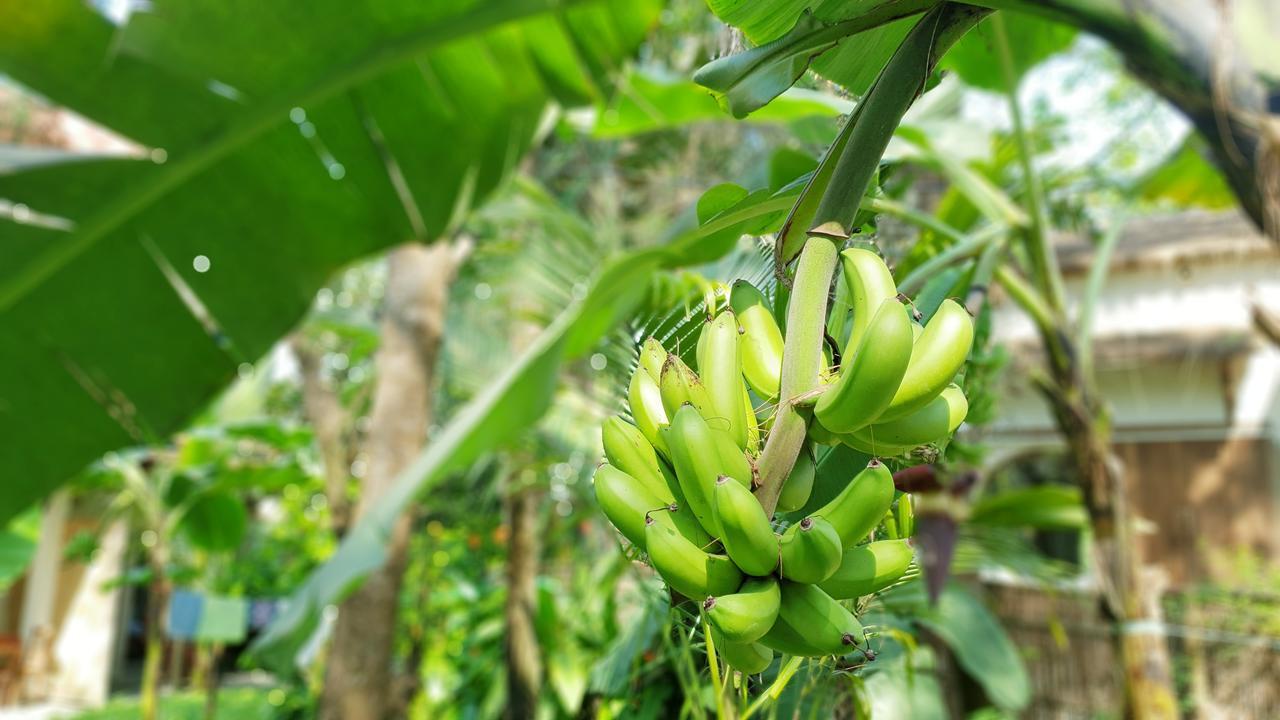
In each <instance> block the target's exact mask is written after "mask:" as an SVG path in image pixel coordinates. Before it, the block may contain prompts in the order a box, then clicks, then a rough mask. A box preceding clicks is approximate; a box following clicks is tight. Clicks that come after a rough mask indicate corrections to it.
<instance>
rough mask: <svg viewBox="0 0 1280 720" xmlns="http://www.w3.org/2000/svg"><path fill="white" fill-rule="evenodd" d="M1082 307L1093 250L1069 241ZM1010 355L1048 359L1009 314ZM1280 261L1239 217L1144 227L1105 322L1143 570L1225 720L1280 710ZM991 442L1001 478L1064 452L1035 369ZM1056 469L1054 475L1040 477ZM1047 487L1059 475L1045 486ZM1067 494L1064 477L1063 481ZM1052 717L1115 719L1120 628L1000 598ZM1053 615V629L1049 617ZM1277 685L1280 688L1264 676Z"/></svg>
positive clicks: (1020, 320) (1072, 284) (1069, 271)
mask: <svg viewBox="0 0 1280 720" xmlns="http://www.w3.org/2000/svg"><path fill="white" fill-rule="evenodd" d="M1056 244H1057V248H1058V257H1059V261H1060V263H1061V264H1062V266H1063V269H1064V272H1065V274H1066V276H1067V280H1068V283H1067V292H1068V295H1069V297H1070V298H1072V302H1073V303H1074V302H1076V301H1078V298H1079V297H1080V294H1081V291H1082V288H1083V286H1084V284H1085V279H1086V277H1087V274H1088V271H1089V269H1090V267H1091V266H1092V263H1093V261H1094V252H1093V245H1092V244H1091V243H1090V242H1088V241H1087V240H1083V239H1078V238H1067V237H1064V238H1059V241H1058V242H1057V243H1056ZM997 307H998V310H997V313H996V318H995V328H996V330H995V332H996V339H997V341H998V342H1000V343H1003V344H1004V345H1005V346H1006V347H1007V348H1008V349H1009V350H1011V351H1012V355H1013V361H1012V362H1014V363H1015V364H1021V365H1028V364H1033V363H1036V362H1038V358H1039V349H1038V343H1037V341H1036V338H1035V333H1034V329H1033V328H1032V326H1031V323H1030V322H1029V321H1028V320H1027V318H1026V317H1025V316H1024V315H1023V314H1022V313H1021V312H1020V311H1019V310H1018V309H1017V308H1016V307H1013V306H1012V304H1011V303H1009V302H1002V303H1000V304H999V305H998V306H997ZM1274 318H1280V250H1277V248H1276V246H1275V244H1274V243H1272V242H1270V241H1268V240H1267V239H1266V238H1265V237H1263V236H1262V235H1260V234H1259V233H1258V232H1257V231H1256V230H1255V229H1254V228H1253V226H1252V225H1250V224H1249V223H1248V222H1247V220H1246V219H1245V218H1244V217H1242V216H1240V215H1237V214H1234V213H1227V214H1210V213H1184V214H1178V215H1173V216H1167V217H1154V218H1147V219H1142V220H1135V221H1133V222H1132V223H1131V224H1130V225H1129V226H1128V227H1127V228H1126V229H1125V231H1124V234H1123V236H1122V238H1121V239H1120V243H1119V245H1118V247H1117V248H1116V251H1115V255H1114V258H1113V261H1112V266H1111V272H1110V275H1109V278H1108V280H1107V283H1106V285H1105V286H1104V289H1103V292H1102V295H1101V297H1100V298H1099V302H1098V306H1097V309H1096V315H1095V320H1094V348H1095V352H1096V358H1097V360H1096V366H1097V375H1098V382H1099V390H1100V393H1101V395H1102V396H1103V398H1104V399H1105V400H1106V401H1107V403H1108V404H1109V405H1110V407H1111V410H1112V420H1113V428H1114V439H1115V442H1116V450H1117V453H1118V454H1119V456H1120V458H1121V459H1122V460H1123V463H1124V473H1125V481H1126V484H1127V487H1128V490H1129V502H1130V507H1132V508H1133V510H1134V512H1135V513H1136V514H1137V516H1138V517H1139V518H1140V531H1141V532H1140V535H1139V537H1140V540H1139V542H1140V544H1141V553H1142V558H1143V560H1144V562H1145V563H1147V564H1148V565H1149V566H1151V567H1152V568H1153V569H1155V570H1156V571H1157V572H1155V573H1153V578H1154V580H1153V582H1160V583H1163V584H1164V594H1163V598H1164V610H1165V621H1166V622H1165V627H1164V628H1160V629H1157V630H1160V631H1163V632H1165V633H1166V635H1167V636H1168V637H1169V638H1170V642H1172V643H1175V644H1180V645H1182V646H1183V647H1182V648H1179V649H1182V650H1186V651H1187V653H1186V657H1188V658H1190V660H1189V662H1188V663H1187V664H1186V666H1179V667H1176V668H1175V673H1176V674H1177V675H1178V678H1177V680H1178V682H1180V683H1185V684H1186V686H1188V687H1191V688H1192V689H1195V688H1196V684H1197V683H1198V684H1200V686H1201V687H1199V689H1198V691H1197V692H1198V694H1199V695H1200V697H1202V698H1204V699H1205V700H1206V701H1207V702H1206V703H1205V704H1204V706H1206V707H1214V706H1216V707H1217V708H1218V709H1219V710H1220V711H1221V716H1222V717H1246V716H1247V717H1275V716H1276V713H1277V712H1280V690H1278V688H1280V624H1278V623H1277V622H1276V621H1275V619H1276V618H1278V617H1280V523H1278V522H1277V520H1280V453H1278V449H1280V344H1278V342H1277V340H1278V338H1277V337H1276V333H1275V327H1276V323H1275V320H1274ZM1003 378H1004V380H1003V386H1002V387H1001V392H1000V396H999V403H1000V410H999V413H998V417H997V419H996V420H995V421H994V422H993V423H992V425H991V426H990V427H989V428H988V432H987V435H986V436H985V438H984V440H985V441H986V442H988V443H989V445H990V447H991V449H992V451H991V454H990V460H991V462H992V463H993V464H1002V463H1007V462H1014V463H1022V464H1024V465H1027V464H1030V463H1031V458H1034V457H1035V456H1037V455H1040V456H1043V455H1044V454H1045V453H1052V452H1053V451H1054V449H1055V448H1058V447H1061V440H1060V439H1059V438H1058V436H1057V433H1056V430H1055V428H1054V425H1053V422H1052V418H1051V417H1050V415H1049V414H1048V412H1047V410H1046V406H1045V404H1044V403H1043V401H1042V399H1041V397H1040V396H1039V395H1038V394H1037V391H1036V390H1035V389H1034V388H1033V387H1032V386H1031V384H1030V382H1029V381H1028V380H1027V375H1026V373H1024V372H1008V373H1005V374H1004V376H1003ZM1041 472H1042V473H1043V471H1042V470H1041ZM1049 480H1052V478H1049ZM1058 480H1065V478H1058ZM993 589H994V590H995V592H994V595H995V596H996V598H997V602H998V603H999V605H1000V607H1001V609H1002V612H1003V614H1004V616H1005V620H1006V622H1007V623H1008V624H1009V625H1010V628H1011V629H1012V630H1013V631H1014V633H1015V637H1017V639H1018V641H1019V642H1020V644H1021V645H1022V647H1023V649H1024V653H1025V654H1026V656H1027V659H1028V664H1029V666H1030V667H1031V669H1032V672H1033V675H1037V676H1038V677H1036V679H1035V682H1034V685H1035V686H1036V687H1037V688H1041V689H1053V692H1054V696H1053V697H1041V698H1038V705H1039V709H1040V710H1042V711H1046V712H1048V713H1049V714H1050V715H1052V714H1059V715H1062V716H1074V715H1075V713H1087V712H1089V711H1092V710H1097V709H1103V708H1108V707H1114V706H1115V704H1114V703H1115V700H1116V698H1117V695H1116V694H1117V693H1118V692H1119V689H1120V686H1119V685H1118V684H1117V683H1116V682H1114V675H1113V674H1112V671H1113V670H1114V669H1115V668H1114V667H1112V663H1111V661H1110V657H1111V656H1110V654H1109V652H1110V651H1109V649H1108V648H1107V644H1108V642H1109V639H1108V637H1107V634H1108V633H1109V632H1110V631H1111V630H1110V629H1109V627H1108V626H1107V625H1105V624H1104V623H1102V622H1101V621H1100V620H1099V618H1098V616H1097V606H1096V601H1095V600H1094V599H1093V596H1092V594H1090V593H1082V594H1076V593H1073V592H1070V591H1064V592H1056V593H1044V592H1041V591H1038V590H1031V589H1029V588H1025V587H1016V586H1010V585H1007V584H1002V585H1001V586H998V587H994V588H993ZM1046 616H1047V617H1049V618H1051V621H1050V622H1049V623H1046V622H1045V621H1044V618H1045V617H1046ZM1265 677H1270V678H1272V680H1271V681H1270V682H1259V681H1258V679H1259V678H1265Z"/></svg>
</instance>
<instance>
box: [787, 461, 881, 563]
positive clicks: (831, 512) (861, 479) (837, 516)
mask: <svg viewBox="0 0 1280 720" xmlns="http://www.w3.org/2000/svg"><path fill="white" fill-rule="evenodd" d="M893 493H894V489H893V473H891V472H889V468H888V467H886V466H885V464H884V463H882V462H880V461H879V460H874V459H873V460H872V461H871V462H869V463H867V467H866V469H865V470H863V471H862V472H860V473H858V474H857V475H856V476H854V478H853V480H852V481H851V482H850V483H849V484H848V485H847V486H845V489H844V490H841V491H840V494H839V495H837V496H835V498H833V499H832V500H831V502H829V503H827V504H826V505H823V506H822V508H821V509H819V510H818V511H817V512H816V513H814V514H815V515H818V516H820V517H822V518H825V519H826V520H827V522H829V523H831V525H832V527H834V528H835V529H836V533H838V534H839V535H840V542H841V544H842V545H843V546H844V548H845V549H846V550H847V549H849V548H851V547H853V546H854V545H857V544H858V543H860V542H862V541H863V540H865V539H866V537H867V535H868V534H870V533H871V531H872V530H874V529H875V527H876V525H879V524H880V520H881V518H883V517H884V514H885V513H886V512H888V511H889V506H890V505H892V504H893ZM784 562H785V560H784Z"/></svg>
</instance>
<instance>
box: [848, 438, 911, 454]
mask: <svg viewBox="0 0 1280 720" xmlns="http://www.w3.org/2000/svg"><path fill="white" fill-rule="evenodd" d="M836 440H837V441H838V442H842V443H844V444H845V445H848V446H849V447H851V448H853V449H854V450H857V451H858V452H861V453H866V454H868V455H870V456H872V457H878V458H885V457H898V456H899V455H905V454H907V453H909V452H911V451H912V450H914V449H915V446H914V445H890V444H889V443H885V442H879V441H877V442H863V441H862V440H860V439H859V438H858V436H857V435H854V434H850V433H846V434H843V435H838V436H836Z"/></svg>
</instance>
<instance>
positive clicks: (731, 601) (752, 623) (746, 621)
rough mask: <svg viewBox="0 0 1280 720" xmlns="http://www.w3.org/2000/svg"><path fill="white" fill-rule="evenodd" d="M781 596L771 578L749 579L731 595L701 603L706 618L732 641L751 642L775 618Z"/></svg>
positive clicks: (760, 635) (760, 634)
mask: <svg viewBox="0 0 1280 720" xmlns="http://www.w3.org/2000/svg"><path fill="white" fill-rule="evenodd" d="M781 599H782V596H781V594H780V593H779V589H778V581H777V580H776V579H774V578H771V577H770V578H751V579H749V580H747V581H746V582H745V583H743V584H742V588H741V589H740V590H738V592H736V593H733V594H732V595H721V596H719V597H716V596H714V595H713V596H710V597H708V598H707V599H706V600H704V601H703V602H702V609H703V611H704V612H706V613H707V619H708V620H710V621H711V624H712V625H714V626H715V628H716V630H719V631H720V634H721V635H723V636H724V637H725V638H727V639H729V640H732V641H733V642H739V643H749V642H755V641H756V640H759V639H760V638H761V637H763V636H764V634H765V633H766V632H768V631H769V628H771V627H773V622H774V620H777V619H778V605H779V604H780V603H781Z"/></svg>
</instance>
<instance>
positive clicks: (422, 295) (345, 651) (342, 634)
mask: <svg viewBox="0 0 1280 720" xmlns="http://www.w3.org/2000/svg"><path fill="white" fill-rule="evenodd" d="M456 262H457V261H456V259H455V253H454V250H453V248H452V246H450V245H449V244H447V243H437V244H435V245H432V246H430V247H423V246H420V245H416V244H415V245H405V246H402V247H400V248H397V249H396V250H394V251H392V253H391V254H390V257H389V260H388V265H389V268H388V278H387V296H386V302H385V318H384V320H383V323H382V339H381V345H380V346H379V348H378V354H377V356H376V358H375V364H376V368H377V374H378V379H377V389H376V391H375V395H374V399H373V409H372V412H371V416H370V423H369V434H368V440H367V442H366V447H365V450H366V452H367V455H368V461H369V466H368V468H369V469H368V472H367V474H366V476H365V477H364V479H363V480H362V481H361V488H360V500H359V505H358V507H357V508H356V518H357V519H358V518H359V517H360V516H361V515H363V514H364V513H365V512H368V510H369V508H370V507H372V506H373V505H374V504H376V503H377V501H378V500H379V499H380V498H382V497H383V496H384V495H385V494H386V493H387V491H388V490H389V489H390V488H391V487H392V485H393V482H394V480H395V478H396V476H397V475H398V474H399V473H400V471H401V470H403V469H404V468H405V467H406V466H408V465H409V463H410V462H411V461H412V460H413V458H414V457H415V455H416V454H417V453H418V452H419V451H420V450H421V448H422V445H423V442H424V440H425V439H426V432H427V426H428V425H429V424H430V421H431V416H432V413H431V395H432V387H433V382H432V380H433V377H434V369H435V364H436V356H437V355H438V353H439V347H440V340H441V336H442V334H443V330H444V320H445V301H446V298H447V296H448V288H449V283H450V281H451V280H452V277H453V273H454V269H455V267H456ZM411 522H412V513H411V512H406V513H405V514H404V515H403V516H401V517H400V518H399V519H398V520H397V521H396V523H395V525H394V526H393V528H392V530H391V535H390V537H389V538H388V539H387V562H386V564H384V565H383V566H382V567H381V568H379V569H378V570H376V571H374V572H373V573H372V574H370V575H369V577H368V578H367V579H366V580H365V582H364V584H363V585H362V586H361V587H360V588H359V589H358V590H356V591H355V592H354V593H352V594H351V596H350V597H348V598H347V599H346V600H344V601H343V602H342V605H341V607H340V609H339V613H338V620H337V622H336V624H335V626H334V631H333V642H332V644H331V645H330V648H329V661H328V667H327V670H326V675H325V687H324V693H323V696H322V701H321V715H320V717H321V718H322V720H383V718H385V717H387V716H388V715H389V712H390V708H391V707H392V706H393V692H392V673H391V660H392V651H393V644H394V640H395V630H396V607H397V604H398V599H399V594H400V583H401V578H402V575H403V573H404V566H405V560H406V558H405V553H406V550H407V547H408V541H409V530H410V527H411Z"/></svg>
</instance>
